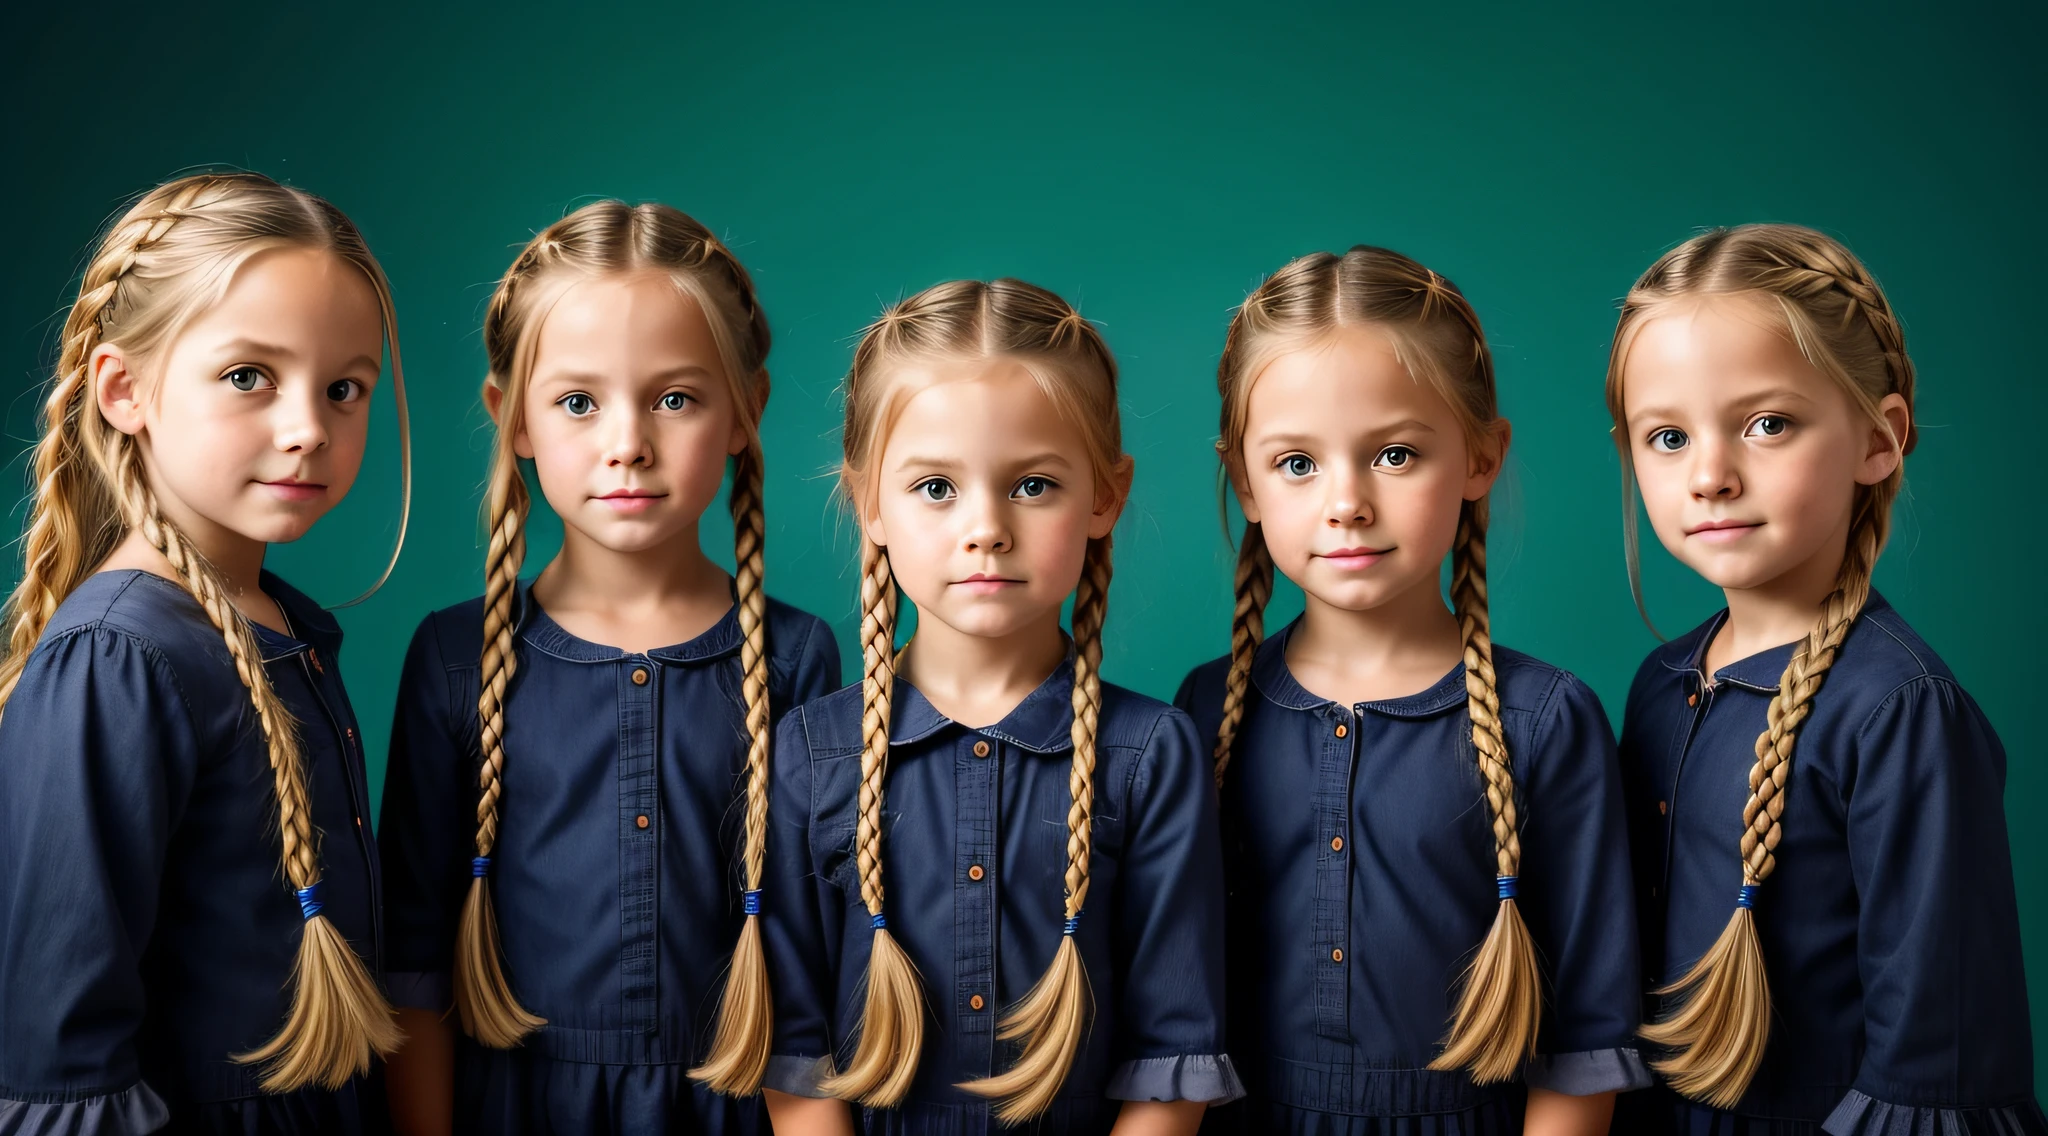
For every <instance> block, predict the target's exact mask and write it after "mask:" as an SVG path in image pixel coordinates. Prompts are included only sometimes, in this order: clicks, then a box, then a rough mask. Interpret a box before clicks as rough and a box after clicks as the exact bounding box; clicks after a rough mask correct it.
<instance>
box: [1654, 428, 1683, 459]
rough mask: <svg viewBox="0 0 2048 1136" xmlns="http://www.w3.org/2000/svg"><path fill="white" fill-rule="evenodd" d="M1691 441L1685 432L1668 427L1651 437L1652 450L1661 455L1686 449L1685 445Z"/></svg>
mask: <svg viewBox="0 0 2048 1136" xmlns="http://www.w3.org/2000/svg"><path fill="white" fill-rule="evenodd" d="M1689 440H1690V439H1688V438H1687V437H1686V436H1685V431H1683V430H1678V429H1673V428H1672V427H1669V426H1667V427H1665V428H1664V429H1662V430H1658V431H1656V432H1654V433H1652V434H1651V435H1650V448H1651V449H1653V450H1656V451H1657V452H1659V453H1665V454H1669V453H1675V452H1677V451H1678V450H1682V449H1684V448H1685V443H1686V442H1687V441H1689Z"/></svg>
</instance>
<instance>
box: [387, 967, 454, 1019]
mask: <svg viewBox="0 0 2048 1136" xmlns="http://www.w3.org/2000/svg"><path fill="white" fill-rule="evenodd" d="M384 985H385V986H386V987H388V988H389V989H390V991H391V1004H392V1005H394V1006H403V1007H405V1008H406V1009H408V1010H432V1011H433V1012H435V1013H437V1014H444V1013H447V1012H448V1008H449V1007H450V1006H453V1005H454V1004H455V983H454V979H453V978H452V977H451V976H450V974H449V973H448V972H447V971H445V970H429V971H415V970H388V971H385V972H384Z"/></svg>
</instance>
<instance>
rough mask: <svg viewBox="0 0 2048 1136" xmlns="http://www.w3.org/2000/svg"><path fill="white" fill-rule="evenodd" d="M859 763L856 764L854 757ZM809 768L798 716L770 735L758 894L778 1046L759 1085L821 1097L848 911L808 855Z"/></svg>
mask: <svg viewBox="0 0 2048 1136" xmlns="http://www.w3.org/2000/svg"><path fill="white" fill-rule="evenodd" d="M856 760H857V759H856ZM812 793H813V787H812V763H811V751H810V744H809V739H808V736H807V733H806V730H805V720H804V713H803V711H801V710H798V711H796V712H795V713H792V714H790V715H789V716H787V717H785V718H784V719H783V720H782V724H781V725H780V726H779V727H777V729H776V731H775V754H774V782H773V785H772V787H771V790H770V794H769V805H768V862H767V869H766V873H765V879H764V881H763V884H764V886H763V888H762V892H763V894H762V896H761V919H762V932H763V935H764V938H763V943H762V945H763V946H764V948H765V949H766V950H767V953H768V975H769V983H768V985H769V989H770V991H771V992H772V997H773V1001H774V1006H775V1041H774V1045H773V1048H772V1050H771V1054H772V1055H771V1056H770V1057H769V1060H768V1072H767V1075H766V1077H765V1078H764V1079H763V1081H762V1084H764V1085H765V1086H767V1087H768V1088H771V1089H776V1090H778V1091H780V1092H785V1093H793V1094H795V1095H797V1096H811V1097H817V1096H823V1095H825V1094H823V1093H822V1092H820V1091H819V1090H818V1083H819V1081H821V1080H823V1079H824V1077H825V1076H827V1075H828V1074H829V1073H830V1072H831V1070H832V1068H833V1064H832V1007H833V1002H834V999H835V997H836V994H835V991H836V983H835V981H834V979H835V977H836V975H837V974H838V962H839V958H838V956H839V949H838V944H839V943H840V941H841V934H842V932H843V930H844V927H845V920H846V908H845V903H844V899H843V897H842V895H841V893H840V891H839V888H838V887H837V886H836V885H834V884H833V883H832V882H831V881H830V880H828V879H825V878H823V877H821V876H820V875H819V874H818V873H817V871H816V869H815V867H814V865H815V863H816V860H815V858H814V857H813V856H812V854H811V845H812V839H811V838H812V833H811V813H812Z"/></svg>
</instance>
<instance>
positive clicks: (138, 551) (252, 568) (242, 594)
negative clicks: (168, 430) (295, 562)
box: [109, 448, 270, 616]
mask: <svg viewBox="0 0 2048 1136" xmlns="http://www.w3.org/2000/svg"><path fill="white" fill-rule="evenodd" d="M153 465H154V462H153V461H152V460H151V459H150V458H149V456H148V450H147V449H146V448H145V450H144V467H143V468H144V470H145V471H146V472H147V471H150V470H151V469H152V467H153ZM150 483H151V485H153V486H154V485H161V484H162V483H163V482H162V479H160V478H156V477H151V479H150ZM155 497H156V508H157V513H158V514H159V515H160V516H162V517H163V519H164V520H166V521H168V522H169V523H170V524H171V525H172V527H174V528H176V529H177V530H178V533H179V535H180V536H182V537H184V539H185V544H186V546H187V547H189V548H191V549H192V550H193V551H195V552H197V553H198V554H199V555H200V556H202V557H205V558H206V562H207V563H209V564H211V565H213V568H214V571H215V572H216V573H218V574H219V576H220V578H221V582H222V583H224V584H225V585H226V586H227V590H228V597H229V599H230V600H232V601H233V602H234V604H235V606H236V607H239V608H242V609H243V610H244V612H245V613H246V614H249V615H251V616H256V615H257V614H258V613H256V612H253V611H249V609H248V608H247V607H246V606H245V605H246V604H247V603H248V602H250V601H251V600H253V599H255V598H256V597H257V596H259V595H261V594H262V579H263V556H264V554H265V553H267V552H269V551H270V546H269V545H268V544H265V543H264V542H262V541H260V540H253V539H251V538H249V537H247V536H244V535H242V534H241V533H239V532H236V531H235V530H233V529H231V528H228V527H227V526H225V525H222V524H219V523H217V522H215V521H212V520H209V519H208V518H207V517H206V516H204V515H203V514H201V513H199V512H197V511H196V510H194V509H192V508H190V507H189V506H187V505H186V504H185V502H183V501H181V500H179V499H178V498H176V497H173V496H171V495H170V494H168V493H158V494H155ZM114 563H120V564H124V565H127V566H130V567H144V566H146V567H147V570H148V571H151V572H154V573H156V574H157V575H160V576H167V577H169V578H171V579H174V580H175V579H177V578H178V573H177V570H176V569H174V568H172V567H171V563H170V561H169V560H167V559H165V558H164V555H163V553H162V552H160V551H158V550H157V548H156V546H154V545H152V544H150V543H149V541H147V540H146V539H144V538H143V535H142V530H141V529H140V528H135V529H132V530H130V531H129V533H128V535H127V537H126V538H125V539H123V540H122V542H121V543H120V545H119V546H117V547H116V548H115V552H114V556H112V557H110V558H109V564H114Z"/></svg>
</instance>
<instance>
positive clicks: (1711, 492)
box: [1686, 438, 1742, 500]
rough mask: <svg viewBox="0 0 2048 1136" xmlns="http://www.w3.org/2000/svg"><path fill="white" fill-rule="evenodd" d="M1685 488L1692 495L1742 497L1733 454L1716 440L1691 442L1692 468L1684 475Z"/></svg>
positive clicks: (1720, 498)
mask: <svg viewBox="0 0 2048 1136" xmlns="http://www.w3.org/2000/svg"><path fill="white" fill-rule="evenodd" d="M1686 484H1687V488H1689V489H1691V490H1692V495H1693V496H1694V497H1698V498H1702V499H1707V500H1727V499H1729V498H1734V497H1740V496H1742V475H1741V473H1740V472H1739V471H1737V469H1736V468H1735V454H1734V451H1733V449H1732V448H1731V447H1729V446H1727V445H1725V444H1724V443H1722V442H1721V441H1720V440H1719V439H1714V438H1706V439H1700V440H1697V441H1695V442H1694V443H1693V447H1692V468H1691V469H1690V470H1688V471H1687V475H1686Z"/></svg>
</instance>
